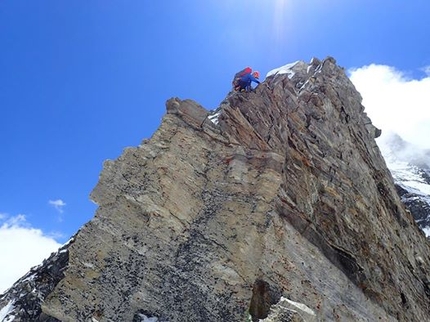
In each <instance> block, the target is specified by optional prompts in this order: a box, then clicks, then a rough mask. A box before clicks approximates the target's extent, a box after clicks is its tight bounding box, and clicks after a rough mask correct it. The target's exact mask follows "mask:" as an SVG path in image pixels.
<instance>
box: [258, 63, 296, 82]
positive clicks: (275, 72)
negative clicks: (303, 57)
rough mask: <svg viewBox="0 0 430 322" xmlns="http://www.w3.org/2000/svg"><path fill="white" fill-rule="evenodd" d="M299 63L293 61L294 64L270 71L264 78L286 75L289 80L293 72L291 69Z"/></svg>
mask: <svg viewBox="0 0 430 322" xmlns="http://www.w3.org/2000/svg"><path fill="white" fill-rule="evenodd" d="M299 62H300V61H299V60H298V61H295V62H294V63H290V64H287V65H284V66H281V67H279V68H275V69H272V70H271V71H270V72H268V73H267V74H266V78H267V77H269V76H272V75H281V74H287V75H288V78H289V79H291V78H292V77H293V76H294V74H295V72H294V71H293V67H294V66H296V65H297V64H298V63H299Z"/></svg>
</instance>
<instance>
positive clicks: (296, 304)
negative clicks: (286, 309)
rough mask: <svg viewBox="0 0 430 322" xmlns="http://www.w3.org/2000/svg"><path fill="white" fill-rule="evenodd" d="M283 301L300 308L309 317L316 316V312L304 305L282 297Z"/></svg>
mask: <svg viewBox="0 0 430 322" xmlns="http://www.w3.org/2000/svg"><path fill="white" fill-rule="evenodd" d="M281 300H283V301H286V302H288V303H289V304H291V305H293V306H295V307H296V308H298V309H299V310H301V311H302V312H306V313H307V314H309V315H312V316H315V312H314V311H313V310H312V309H310V308H309V307H307V306H306V305H305V304H303V303H299V302H294V301H291V300H289V299H287V298H285V297H282V298H281Z"/></svg>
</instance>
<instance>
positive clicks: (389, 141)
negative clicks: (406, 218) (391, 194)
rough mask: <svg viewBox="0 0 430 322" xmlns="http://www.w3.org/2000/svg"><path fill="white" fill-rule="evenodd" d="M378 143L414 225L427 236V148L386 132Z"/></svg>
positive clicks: (429, 198) (429, 225) (429, 173)
mask: <svg viewBox="0 0 430 322" xmlns="http://www.w3.org/2000/svg"><path fill="white" fill-rule="evenodd" d="M378 145H379V147H380V149H381V152H382V154H383V156H384V158H385V161H386V163H387V166H388V168H389V169H390V171H391V174H392V175H393V178H394V181H395V183H396V187H397V190H398V192H399V194H400V196H401V198H402V201H403V202H404V203H405V205H406V206H407V208H408V209H409V210H410V211H411V213H412V215H413V216H414V218H415V220H416V222H417V224H418V226H419V227H420V228H421V229H422V230H423V231H424V233H425V234H426V236H427V237H430V151H429V150H422V149H420V148H418V147H416V146H414V145H412V144H410V143H408V142H406V141H404V140H403V139H402V138H401V137H400V136H399V135H397V134H394V133H390V134H385V135H383V136H382V137H381V138H380V139H378Z"/></svg>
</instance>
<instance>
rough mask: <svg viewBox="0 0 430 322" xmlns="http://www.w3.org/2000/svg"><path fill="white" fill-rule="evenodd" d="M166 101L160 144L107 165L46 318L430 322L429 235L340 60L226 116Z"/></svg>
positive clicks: (263, 88) (261, 93)
mask: <svg viewBox="0 0 430 322" xmlns="http://www.w3.org/2000/svg"><path fill="white" fill-rule="evenodd" d="M166 105H167V114H166V115H165V116H164V118H163V121H162V124H161V126H160V128H159V129H158V130H157V131H156V132H155V133H154V135H153V136H152V138H150V139H149V140H145V141H143V142H142V144H141V145H140V146H138V147H135V148H127V149H126V150H125V151H124V153H123V154H122V155H121V156H120V157H119V158H118V159H117V160H115V161H106V162H105V164H104V169H103V171H102V173H101V176H100V180H99V182H98V184H97V186H96V187H95V189H94V190H93V192H92V194H91V197H92V199H93V200H94V201H95V202H96V203H97V204H98V205H99V207H98V209H97V211H96V214H95V217H94V218H93V219H92V220H91V221H90V222H89V223H87V224H86V225H85V226H84V227H82V229H81V230H80V232H79V233H78V234H77V236H76V237H75V240H74V242H73V243H70V245H69V246H68V248H67V249H68V261H67V263H66V264H65V267H64V268H65V270H64V272H63V273H64V277H62V278H61V279H60V280H59V282H58V284H57V282H56V286H55V288H54V289H53V290H52V291H51V292H49V294H47V296H46V298H45V299H44V302H43V304H42V307H41V309H42V312H43V316H41V318H40V320H37V321H56V320H60V321H100V322H101V321H158V322H161V321H247V320H248V321H258V320H260V319H266V320H265V321H425V320H428V319H429V317H430V315H429V312H430V248H429V243H428V241H427V240H426V238H425V236H424V234H423V233H422V232H421V231H420V230H419V228H418V227H417V225H416V224H415V222H414V220H413V218H412V216H411V215H410V214H409V212H407V211H405V208H404V205H403V204H402V202H401V200H400V198H399V196H398V194H397V192H396V189H395V186H394V183H393V179H392V177H391V175H390V172H389V170H388V169H387V167H386V165H385V162H384V159H383V158H382V156H381V153H380V151H379V149H378V147H377V145H376V143H375V140H374V138H375V136H377V135H378V134H379V130H378V129H376V128H375V127H374V126H373V125H372V123H371V121H370V119H369V118H368V117H367V115H366V113H364V107H363V106H362V104H361V97H360V94H359V93H358V92H357V91H356V90H355V88H354V86H353V85H352V83H351V82H350V81H349V79H348V78H347V76H346V75H345V73H344V71H343V69H342V68H340V67H339V66H337V65H336V63H335V61H334V59H332V58H327V59H325V60H323V61H319V60H317V59H313V60H312V61H311V63H310V64H306V63H303V62H297V63H295V64H292V65H291V66H290V67H289V73H274V74H272V75H270V76H269V77H267V79H266V80H265V81H264V82H263V83H262V84H261V85H260V86H258V87H257V89H256V90H255V92H250V93H230V94H229V95H228V96H227V98H226V99H225V100H224V101H223V102H222V103H221V105H220V107H219V108H218V109H217V110H216V111H215V112H214V113H212V112H208V111H207V110H205V109H204V108H203V107H202V106H200V105H199V104H197V103H196V102H194V101H191V100H180V99H178V98H172V99H170V100H169V101H168V102H167V104H166ZM0 301H1V302H0V303H1V304H3V306H4V305H6V304H7V303H12V304H11V305H16V303H15V304H14V303H13V298H12V296H11V295H10V291H9V292H8V293H6V294H5V295H3V297H2V298H1V300H0ZM17 310H18V308H17ZM11 312H13V311H12V310H11ZM10 314H12V313H10ZM14 314H15V313H14ZM48 318H49V319H52V320H48ZM14 321H17V320H14ZM21 321H24V320H21Z"/></svg>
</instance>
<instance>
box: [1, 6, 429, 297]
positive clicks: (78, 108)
mask: <svg viewBox="0 0 430 322" xmlns="http://www.w3.org/2000/svg"><path fill="white" fill-rule="evenodd" d="M429 12H430V2H429V1H428V0H422V1H419V0H410V1H400V0H399V1H395V0H380V1H374V0H372V1H370V0H348V1H345V0H326V1H324V0H318V1H316V0H315V1H311V0H308V1H298V0H284V1H281V0H273V1H270V0H265V1H262V0H246V1H240V0H238V1H232V0H216V1H212V0H205V1H202V0H183V1H167V0H165V1H162V0H160V1H149V0H129V1H109V0H99V1H88V0H85V1H83V0H74V1H59V0H44V1H20V0H3V1H1V2H0V41H1V44H2V46H1V50H0V70H1V72H0V106H1V111H2V116H1V117H0V140H1V141H0V146H1V152H2V157H1V158H0V180H1V181H0V182H1V186H0V226H2V227H3V228H4V230H7V229H8V228H12V227H15V228H17V227H18V228H22V229H28V230H29V231H31V232H32V233H34V232H35V230H36V232H37V234H39V235H40V236H42V237H44V238H45V237H48V238H51V239H54V240H55V241H56V242H57V243H64V242H65V241H66V240H67V239H68V238H69V237H70V236H71V235H72V234H73V233H75V232H76V231H77V230H78V228H79V227H80V226H82V225H83V224H84V223H85V222H87V221H88V220H90V219H91V218H92V216H93V215H94V211H95V209H96V206H95V205H94V204H93V203H92V202H91V201H90V200H89V194H90V192H91V190H92V189H93V188H94V186H95V184H96V183H97V181H98V176H99V174H100V171H101V170H102V165H103V162H104V160H106V159H115V158H117V157H118V156H119V155H120V154H121V152H122V150H123V149H124V148H125V147H128V146H136V145H138V144H139V143H140V142H141V141H142V140H143V139H144V138H149V137H150V136H151V135H152V134H153V133H154V131H155V130H156V129H157V128H158V126H159V124H160V121H161V118H162V116H163V115H164V113H165V101H166V100H167V99H168V98H170V97H173V96H177V97H180V98H182V99H185V98H191V99H194V100H196V101H197V102H199V103H200V104H202V105H203V106H205V107H206V108H207V109H214V108H216V107H217V106H218V104H219V103H220V102H221V101H222V100H223V99H224V97H225V95H226V94H227V93H228V91H229V90H230V84H231V78H232V75H234V73H235V72H236V71H238V70H240V69H242V68H243V67H245V66H252V67H253V68H254V69H257V70H259V71H260V73H261V75H263V76H264V75H265V74H266V73H267V72H268V71H269V70H272V69H274V68H276V67H279V66H281V65H284V64H287V63H290V62H293V61H296V60H304V61H306V62H309V61H310V59H311V58H312V57H317V58H320V59H322V58H325V57H326V56H333V57H334V58H335V59H336V60H337V62H338V64H339V65H341V66H343V67H344V68H345V69H346V70H351V69H354V68H355V69H359V68H361V67H363V66H369V65H371V64H374V65H378V66H379V65H383V66H391V68H392V69H391V71H393V72H394V73H396V75H397V76H399V75H400V76H399V77H400V79H401V81H406V82H409V81H411V80H422V79H423V78H426V77H427V74H426V73H425V71H424V69H425V68H426V67H428V66H430V53H429V41H428V35H429V34H430V19H428V13H429ZM366 77H367V78H366ZM366 77H365V78H364V79H365V80H366V79H367V80H368V79H369V78H368V77H369V76H366ZM370 77H371V76H370ZM364 84H366V81H364ZM427 89H428V87H427ZM369 97H370V96H369ZM370 116H372V115H370ZM17 219H19V220H17ZM0 237H1V236H0ZM8 238H9V237H8ZM11 240H12V239H8V241H9V244H10V241H11ZM9 244H7V243H3V244H1V238H0V256H1V252H2V247H3V249H4V248H5V247H7V245H9ZM54 246H56V244H55V243H54ZM0 273H1V272H0ZM0 275H1V274H0ZM0 288H1V287H0ZM0 291H1V290H0Z"/></svg>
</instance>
